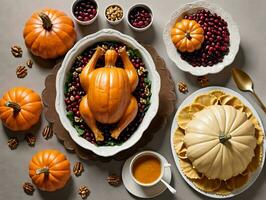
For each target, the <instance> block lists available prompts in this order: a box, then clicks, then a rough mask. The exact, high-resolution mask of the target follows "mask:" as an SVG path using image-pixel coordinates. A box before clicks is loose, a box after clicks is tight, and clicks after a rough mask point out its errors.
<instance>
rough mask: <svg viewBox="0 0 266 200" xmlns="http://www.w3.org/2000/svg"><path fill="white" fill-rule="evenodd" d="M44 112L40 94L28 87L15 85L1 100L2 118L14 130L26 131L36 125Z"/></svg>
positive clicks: (0, 116)
mask: <svg viewBox="0 0 266 200" xmlns="http://www.w3.org/2000/svg"><path fill="white" fill-rule="evenodd" d="M41 112H42V102H41V98H40V96H39V95H38V94H37V93H35V92H34V91H33V90H31V89H29V88H26V87H14V88H12V89H11V90H9V91H8V92H7V93H6V94H5V95H4V96H3V98H2V99H1V100H0V118H1V120H2V121H3V124H4V125H5V126H6V127H7V128H9V129H11V130H12V131H25V130H28V129H30V128H31V127H32V126H33V125H35V124H36V123H37V122H38V121H39V119H40V115H41Z"/></svg>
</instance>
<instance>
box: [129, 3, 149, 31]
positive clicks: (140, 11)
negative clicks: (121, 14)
mask: <svg viewBox="0 0 266 200" xmlns="http://www.w3.org/2000/svg"><path fill="white" fill-rule="evenodd" d="M151 18H152V13H151V11H150V10H149V9H148V8H146V7H141V6H139V7H135V8H133V9H132V10H131V11H130V13H129V15H128V20H129V23H130V24H131V25H132V26H134V27H136V28H145V27H147V26H148V25H149V24H150V23H151Z"/></svg>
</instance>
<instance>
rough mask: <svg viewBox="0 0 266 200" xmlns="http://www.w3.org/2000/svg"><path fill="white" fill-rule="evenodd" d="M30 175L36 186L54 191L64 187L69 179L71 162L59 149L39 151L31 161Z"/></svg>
mask: <svg viewBox="0 0 266 200" xmlns="http://www.w3.org/2000/svg"><path fill="white" fill-rule="evenodd" d="M29 176H30V178H31V179H32V182H33V183H34V184H35V185H36V187H38V188H39V189H41V190H43V191H48V192H53V191H55V190H59V189H61V188H63V187H64V186H65V185H66V183H67V181H68V180H69V177H70V163H69V161H68V160H67V158H66V157H65V155H64V154H62V153H61V152H59V151H57V150H51V149H48V150H43V151H39V152H38V153H36V154H35V155H34V156H33V157H32V159H31V161H30V164H29Z"/></svg>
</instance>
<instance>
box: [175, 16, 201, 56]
mask: <svg viewBox="0 0 266 200" xmlns="http://www.w3.org/2000/svg"><path fill="white" fill-rule="evenodd" d="M171 38H172V41H173V43H174V45H175V46H176V48H177V49H178V50H179V51H181V52H186V51H187V52H193V51H195V50H197V49H199V48H200V47H201V44H202V42H203V41H204V30H203V29H202V27H201V26H200V24H198V23H197V22H196V21H195V20H188V19H182V20H181V21H180V22H176V24H175V25H174V27H173V28H172V30H171Z"/></svg>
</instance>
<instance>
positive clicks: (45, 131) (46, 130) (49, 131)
mask: <svg viewBox="0 0 266 200" xmlns="http://www.w3.org/2000/svg"><path fill="white" fill-rule="evenodd" d="M42 136H43V137H44V139H46V140H48V139H50V138H51V137H53V129H52V127H51V126H50V125H47V126H46V127H45V128H44V129H43V132H42Z"/></svg>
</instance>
